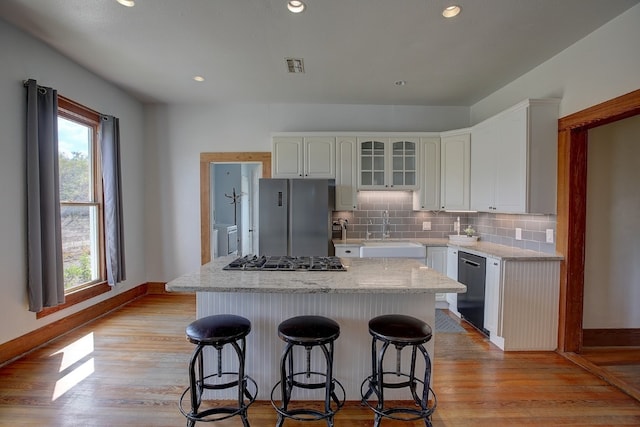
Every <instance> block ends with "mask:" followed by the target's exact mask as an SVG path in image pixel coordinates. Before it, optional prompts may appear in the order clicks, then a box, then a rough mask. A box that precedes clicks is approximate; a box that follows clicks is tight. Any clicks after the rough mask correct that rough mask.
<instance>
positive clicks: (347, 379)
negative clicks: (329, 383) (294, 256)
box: [166, 256, 466, 401]
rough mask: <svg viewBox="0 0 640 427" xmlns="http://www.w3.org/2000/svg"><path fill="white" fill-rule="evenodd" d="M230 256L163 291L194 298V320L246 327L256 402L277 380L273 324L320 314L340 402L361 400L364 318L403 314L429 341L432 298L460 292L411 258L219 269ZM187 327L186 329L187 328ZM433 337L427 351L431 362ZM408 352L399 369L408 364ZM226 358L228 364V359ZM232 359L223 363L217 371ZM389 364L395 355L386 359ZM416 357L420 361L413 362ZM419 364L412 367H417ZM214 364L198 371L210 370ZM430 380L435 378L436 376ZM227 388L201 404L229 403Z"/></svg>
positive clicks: (316, 366)
mask: <svg viewBox="0 0 640 427" xmlns="http://www.w3.org/2000/svg"><path fill="white" fill-rule="evenodd" d="M234 258H235V257H233V256H230V257H222V258H216V259H214V260H213V261H212V262H210V263H208V264H206V265H204V266H202V267H201V268H200V269H199V270H197V271H196V272H193V273H190V274H186V275H184V276H181V277H178V278H177V279H175V280H172V281H170V282H169V283H167V284H166V289H167V291H169V292H195V293H196V317H197V318H202V317H204V316H209V315H212V314H221V313H227V314H236V315H239V316H243V317H246V318H247V319H249V320H250V321H251V333H250V334H249V335H248V336H247V356H246V357H247V359H246V367H247V374H248V375H250V376H251V377H252V378H253V379H254V380H255V381H256V382H257V384H258V399H260V400H269V398H270V392H271V388H272V387H273V386H274V384H275V383H276V382H277V381H278V380H279V377H278V375H279V370H278V364H279V361H280V356H281V352H282V350H283V348H284V343H283V342H282V341H281V340H280V339H279V338H278V330H277V328H278V325H279V324H280V323H281V322H282V321H283V320H286V319H288V318H290V317H294V316H301V315H320V316H326V317H329V318H331V319H334V320H335V321H336V322H338V324H339V325H340V337H339V338H338V339H337V340H336V342H335V355H334V375H335V377H336V378H337V379H338V380H339V381H340V382H341V383H342V384H343V386H344V388H345V392H346V399H347V400H354V401H358V400H360V398H361V397H360V385H361V383H362V381H363V380H364V378H366V377H367V376H368V375H370V370H371V353H370V351H371V336H370V335H369V332H368V322H369V320H370V319H372V318H373V317H376V316H380V315H383V314H392V313H402V314H406V315H409V316H414V317H417V318H420V319H422V320H424V321H425V322H427V324H429V325H431V327H432V329H433V334H434V336H435V334H436V330H435V295H436V293H437V292H454V293H456V292H465V291H466V287H465V286H464V285H462V284H460V283H458V282H456V281H454V280H451V279H449V278H448V277H446V276H444V275H442V274H440V273H438V272H437V271H435V270H433V269H430V268H427V267H426V266H425V265H424V264H423V263H421V262H419V261H417V260H411V259H390V258H375V259H373V258H350V259H347V258H342V261H343V263H344V264H345V266H346V267H347V271H327V272H320V271H283V272H276V271H237V270H236V271H226V270H223V269H222V268H223V267H224V266H225V265H227V264H228V263H229V262H230V261H232V260H233V259H234ZM186 326H187V325H185V327H186ZM433 346H434V339H431V340H430V341H429V342H428V343H427V344H426V348H427V352H428V353H429V355H430V357H431V358H432V359H433V357H434V348H433ZM410 353H411V352H409V351H404V352H403V354H402V365H403V366H408V364H409V362H410ZM228 359H229V360H228ZM230 359H232V358H223V370H227V369H231V368H232V366H231V365H227V363H229V364H231V363H232V361H230ZM389 359H393V360H390V363H395V357H390V358H389ZM418 359H420V358H418ZM321 362H322V358H320V357H315V356H314V357H313V358H312V365H311V370H312V371H320V370H322V369H323V367H322V365H321ZM420 363H424V362H421V361H420V360H418V366H419V368H423V366H421V365H420ZM213 369H214V366H213V361H211V360H207V362H206V363H205V370H206V371H207V372H212V371H213ZM432 373H433V375H437V372H436V371H435V370H433V371H432ZM317 393H318V392H317V391H314V390H305V391H300V393H299V396H297V398H298V399H306V400H322V397H318V394H317ZM401 393H402V391H401V390H389V391H388V392H387V391H385V395H386V397H387V398H389V399H394V398H395V399H399V398H402V397H403V394H401ZM233 397H234V395H233V390H218V391H214V390H210V391H207V398H212V399H229V398H233Z"/></svg>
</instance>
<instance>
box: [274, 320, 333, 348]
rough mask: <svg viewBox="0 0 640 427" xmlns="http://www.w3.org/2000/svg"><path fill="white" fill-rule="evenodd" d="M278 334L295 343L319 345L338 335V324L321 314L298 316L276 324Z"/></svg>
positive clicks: (283, 338)
mask: <svg viewBox="0 0 640 427" xmlns="http://www.w3.org/2000/svg"><path fill="white" fill-rule="evenodd" d="M278 336H279V337H280V338H281V339H282V340H284V341H287V342H290V343H293V344H296V345H304V346H306V345H320V344H325V343H328V342H329V341H335V340H336V339H337V338H338V337H339V336H340V325H338V323H336V322H335V321H334V320H331V319H328V318H326V317H323V316H298V317H292V318H291V319H287V320H285V321H284V322H282V323H280V325H279V326H278Z"/></svg>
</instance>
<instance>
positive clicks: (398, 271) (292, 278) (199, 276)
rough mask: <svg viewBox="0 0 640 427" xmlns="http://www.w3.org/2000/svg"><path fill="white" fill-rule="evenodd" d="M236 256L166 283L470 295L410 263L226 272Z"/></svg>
mask: <svg viewBox="0 0 640 427" xmlns="http://www.w3.org/2000/svg"><path fill="white" fill-rule="evenodd" d="M235 258H236V256H227V257H220V258H215V259H214V260H213V261H211V262H210V263H208V264H205V265H203V266H202V267H200V269H199V270H198V271H196V272H193V273H189V274H185V275H183V276H180V277H178V278H177V279H174V280H172V281H170V282H169V283H167V284H166V285H165V288H166V290H167V291H168V292H262V293H344V294H355V293H368V294H385V293H395V294H398V293H439V292H454V293H460V292H466V290H467V288H466V286H464V285H463V284H461V283H458V282H456V281H455V280H452V279H450V278H448V277H447V276H445V275H443V274H441V273H438V272H437V271H435V270H433V269H431V268H428V267H427V266H425V265H424V264H423V263H421V262H419V261H417V260H413V259H408V258H342V263H343V264H344V266H345V267H346V269H347V271H328V272H322V271H305V272H296V271H282V272H277V271H227V270H223V269H222V268H223V267H224V266H225V265H227V264H228V263H229V262H231V261H233V260H234V259H235Z"/></svg>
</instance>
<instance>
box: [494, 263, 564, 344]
mask: <svg viewBox="0 0 640 427" xmlns="http://www.w3.org/2000/svg"><path fill="white" fill-rule="evenodd" d="M496 264H497V265H496ZM485 285H486V288H485V289H486V292H485V321H484V324H485V328H486V329H488V330H489V339H490V340H491V342H492V343H494V344H495V345H497V346H498V347H500V348H501V349H502V350H505V351H553V350H555V349H556V348H557V345H558V301H559V294H560V261H559V260H535V261H533V260H504V259H503V260H500V261H499V262H496V260H495V259H493V257H487V270H486V283H485Z"/></svg>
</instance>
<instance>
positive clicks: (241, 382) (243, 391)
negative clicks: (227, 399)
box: [231, 338, 249, 427]
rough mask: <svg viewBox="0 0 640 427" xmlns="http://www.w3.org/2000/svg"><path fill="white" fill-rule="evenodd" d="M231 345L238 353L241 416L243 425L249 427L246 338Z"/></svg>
mask: <svg viewBox="0 0 640 427" xmlns="http://www.w3.org/2000/svg"><path fill="white" fill-rule="evenodd" d="M231 346H232V347H233V349H234V350H235V351H236V354H237V355H238V408H240V418H241V419H242V425H243V426H244V427H249V420H248V419H247V405H245V403H244V398H245V394H246V384H247V381H246V379H245V377H244V362H245V352H244V349H245V339H244V338H242V339H241V340H240V345H238V342H237V341H234V342H232V343H231Z"/></svg>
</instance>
